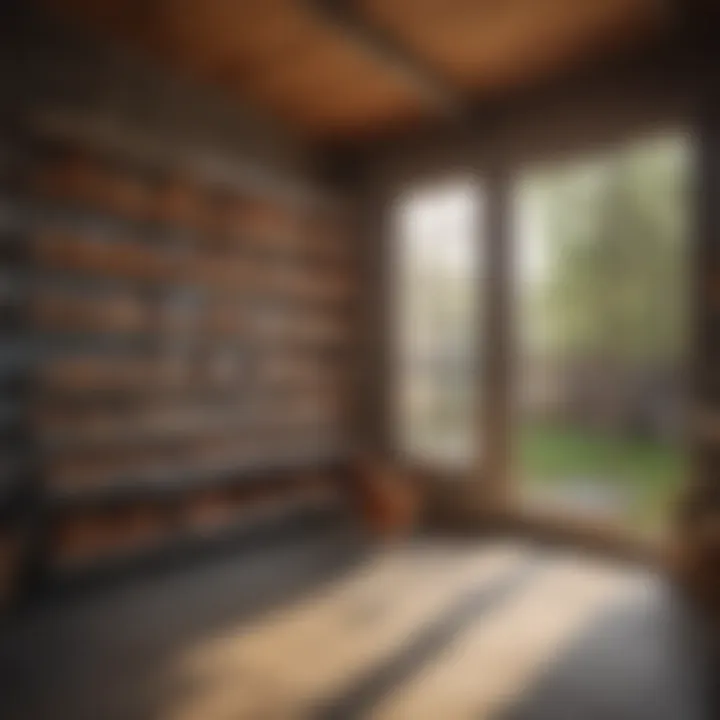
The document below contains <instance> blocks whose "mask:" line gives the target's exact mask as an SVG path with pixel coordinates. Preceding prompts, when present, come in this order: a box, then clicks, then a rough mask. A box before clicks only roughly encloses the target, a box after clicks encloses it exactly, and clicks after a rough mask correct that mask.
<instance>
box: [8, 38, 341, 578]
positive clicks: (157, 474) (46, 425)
mask: <svg viewBox="0 0 720 720" xmlns="http://www.w3.org/2000/svg"><path fill="white" fill-rule="evenodd" d="M46 32H47V31H44V32H43V33H41V36H42V37H45V35H46ZM54 32H55V30H53V33H54ZM16 46H17V45H16ZM62 47H64V45H62ZM21 49H22V48H21ZM73 51H74V52H75V53H76V54H77V44H76V43H73ZM54 52H56V53H57V52H58V49H57V46H56V47H55V48H54ZM88 52H92V53H95V54H97V52H98V51H97V49H92V51H88ZM101 57H104V56H101ZM92 58H93V59H95V55H93V56H92ZM52 59H53V56H51V55H50V56H48V55H47V53H46V54H45V56H44V57H43V61H44V62H45V63H46V66H47V63H50V62H51V60H52ZM33 62H34V63H35V64H36V66H37V63H38V59H37V58H35V57H34V58H33ZM101 67H102V65H101ZM40 70H41V71H42V70H43V68H40ZM126 70H127V68H126ZM113 72H115V73H116V77H117V70H114V71H113ZM126 75H127V76H128V77H126V78H125V79H124V82H125V83H126V85H127V84H131V83H132V82H133V80H135V79H137V78H135V77H133V76H132V75H131V74H130V73H127V72H126ZM121 76H122V73H121ZM42 77H44V75H43V76H42ZM101 79H102V75H101ZM105 79H107V78H105ZM162 82H163V81H162V77H161V78H160V80H159V83H160V85H162ZM168 82H170V80H168ZM38 87H39V88H40V89H42V88H43V87H44V86H43V85H42V83H40V85H39V86H36V89H35V90H34V91H33V92H32V93H30V94H27V95H25V96H24V97H25V100H27V102H23V103H21V104H20V108H21V110H22V112H20V113H16V114H15V115H14V116H13V118H12V119H11V120H10V121H9V122H8V123H6V125H5V128H6V132H5V134H4V139H10V138H11V140H10V141H9V142H7V143H6V146H7V149H8V155H9V156H11V157H12V159H11V161H9V162H8V164H7V167H8V170H7V172H6V173H5V176H4V183H3V209H4V211H5V212H4V214H3V220H4V222H3V232H2V243H1V245H2V250H3V256H2V268H1V269H2V272H3V290H4V294H3V298H2V301H3V304H2V313H3V316H2V319H3V328H4V334H3V345H4V347H5V351H4V352H3V368H2V371H3V393H2V395H3V400H7V402H6V403H5V404H4V406H3V410H5V405H7V404H8V403H12V402H15V405H16V409H17V412H18V415H17V416H16V417H15V418H14V420H13V421H12V422H11V423H10V425H9V426H8V428H9V429H8V431H7V432H6V433H5V434H4V436H3V438H4V440H5V445H4V447H5V449H11V450H12V449H18V448H20V449H19V450H18V452H20V454H22V455H23V457H25V459H26V460H30V461H31V462H30V463H29V465H28V466H27V467H25V468H23V469H19V468H13V467H12V466H11V463H10V461H9V460H8V461H7V462H6V463H4V464H5V465H6V467H4V468H3V470H4V472H5V473H6V475H7V476H8V477H7V479H6V480H5V479H4V480H3V488H6V489H8V491H7V493H6V495H7V498H5V499H4V500H3V501H2V502H0V505H2V508H4V509H5V512H4V515H3V521H2V523H1V527H2V530H0V547H2V549H3V553H2V554H4V555H6V556H7V557H12V556H14V555H17V553H16V552H15V549H16V548H15V545H18V544H19V545H20V546H22V548H23V549H24V552H23V555H24V561H25V562H24V564H25V570H26V571H29V572H30V573H31V574H33V573H34V574H36V575H37V574H40V575H46V574H47V573H48V572H50V573H54V572H64V571H65V570H67V569H70V568H73V569H75V568H77V567H84V566H87V565H88V564H91V565H92V564H97V563H102V562H103V561H104V560H106V559H110V558H113V557H121V556H124V555H128V554H133V553H138V552H140V553H142V552H143V551H144V550H146V549H150V548H157V547H160V546H163V545H168V544H172V543H175V542H179V541H187V540H188V538H192V537H193V536H196V535H198V536H199V535H206V534H207V533H208V532H209V531H210V532H219V531H221V530H222V529H223V528H228V527H232V526H234V525H236V524H237V523H241V522H245V521H246V520H247V517H248V514H251V515H252V516H253V517H256V516H257V515H258V513H266V514H267V513H270V514H272V513H277V512H285V511H286V510H287V509H288V508H298V509H299V508H301V507H306V506H308V505H311V506H315V505H317V504H318V503H320V504H325V503H327V502H331V501H332V499H333V497H334V494H335V491H336V489H337V483H336V480H337V478H338V477H339V473H340V471H341V469H342V467H343V464H344V460H345V457H346V452H347V449H348V445H349V437H348V427H349V421H350V407H351V402H350V401H351V396H352V392H351V386H350V379H351V377H350V372H349V370H350V367H351V362H352V355H353V353H352V344H353V312H354V310H353V296H354V278H353V262H352V246H351V237H350V234H349V228H348V226H347V223H346V218H345V217H344V214H343V209H342V208H341V207H340V203H339V202H338V201H336V200H333V199H331V198H329V197H328V196H327V195H326V194H324V193H323V192H322V190H319V189H318V188H317V187H316V186H315V185H313V184H312V183H311V181H310V180H308V182H307V187H305V186H304V185H299V184H298V174H297V173H296V174H295V176H294V177H292V178H289V177H288V174H285V173H284V171H279V172H278V171H277V170H276V169H275V168H268V167H265V166H263V164H262V163H258V161H257V158H254V160H253V162H254V165H253V166H252V169H251V170H250V171H248V169H247V167H241V170H242V172H238V173H236V175H233V173H232V171H233V169H234V166H233V163H232V154H231V153H228V155H229V156H230V160H228V157H227V156H222V157H221V160H222V166H223V172H222V173H219V172H217V171H211V170H210V168H212V169H216V168H217V167H218V166H219V164H220V163H218V153H217V151H215V152H214V154H213V153H212V152H210V153H205V154H203V151H202V148H200V149H198V145H197V142H196V141H195V144H194V145H193V162H188V161H186V158H187V154H183V151H184V150H185V147H184V146H183V144H182V141H181V140H180V141H179V140H178V139H177V138H175V139H174V142H175V147H177V148H178V152H177V153H173V152H172V151H170V152H165V153H163V154H161V153H157V152H154V151H152V150H153V149H154V148H155V144H156V143H157V145H158V146H162V144H163V143H166V146H167V138H166V137H162V136H160V135H158V134H157V133H155V134H153V133H152V132H145V136H144V138H145V142H144V143H138V141H137V137H138V131H139V133H140V136H142V134H143V130H144V129H145V128H144V126H143V124H142V122H139V121H138V118H137V116H135V117H130V118H124V117H123V116H122V114H120V113H119V112H118V110H117V109H114V110H113V113H112V114H111V116H110V117H111V119H112V120H113V132H112V133H110V134H108V133H107V132H105V133H104V134H103V133H93V132H91V131H90V129H91V128H93V127H105V128H107V119H108V113H107V109H105V111H104V115H103V121H104V125H103V123H98V121H97V120H98V113H97V112H96V110H95V109H94V107H93V106H92V100H93V98H92V97H91V96H90V97H89V96H88V94H87V92H86V91H84V92H81V93H79V94H78V95H77V96H76V97H74V98H73V102H72V103H68V102H67V98H66V97H64V98H63V100H64V101H65V102H64V103H63V105H62V107H61V108H60V111H59V110H58V104H57V98H55V97H53V93H52V92H50V93H42V92H39V91H38V89H37V88H38ZM144 87H145V88H146V90H145V96H144V97H143V101H144V102H145V103H148V102H151V101H152V98H151V97H149V96H148V93H149V94H152V93H153V89H152V86H151V87H150V88H148V83H147V82H146V81H145V85H144ZM156 89H157V88H156ZM76 90H77V89H76ZM81 90H86V89H83V88H81ZM115 91H119V88H115ZM55 94H57V93H55ZM65 95H67V93H66V92H65ZM48 96H49V99H48ZM166 98H167V96H165V99H166ZM180 102H181V104H182V97H181V100H180ZM185 102H186V103H187V104H188V105H189V104H192V103H194V102H196V98H195V97H194V96H193V94H192V92H190V91H188V92H187V97H186V100H185ZM88 105H90V107H88ZM120 109H122V107H121V108H120ZM157 111H158V112H162V111H163V108H162V107H160V108H157ZM58 118H61V119H62V122H59V121H58ZM166 120H167V123H168V131H169V133H170V131H171V130H172V129H173V117H172V116H171V115H168V116H167V117H166ZM155 122H156V123H158V127H162V123H159V122H158V121H157V119H156V120H155ZM206 132H207V134H208V135H210V136H212V133H213V126H212V123H210V124H209V127H207V128H206ZM146 148H149V149H151V151H148V152H145V149H146ZM129 149H132V150H133V152H128V150H129ZM178 157H183V158H184V161H183V162H178V161H177V158H178ZM236 169H237V168H236ZM276 178H277V179H276ZM300 178H301V182H302V175H300ZM261 180H262V182H261ZM311 186H312V191H310V188H311ZM289 188H290V189H291V191H290V190H289ZM8 412H10V410H8ZM10 454H12V453H10ZM5 456H6V458H7V457H9V455H8V453H5ZM0 565H2V566H3V567H5V568H9V567H11V565H12V563H11V562H9V561H6V562H0ZM8 574H10V572H9V571H8Z"/></svg>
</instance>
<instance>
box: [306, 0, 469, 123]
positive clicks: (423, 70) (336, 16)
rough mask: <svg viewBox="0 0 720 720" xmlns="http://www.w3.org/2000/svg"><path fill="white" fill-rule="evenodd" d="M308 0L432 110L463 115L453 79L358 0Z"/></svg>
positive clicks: (463, 105)
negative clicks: (379, 22) (368, 12)
mask: <svg viewBox="0 0 720 720" xmlns="http://www.w3.org/2000/svg"><path fill="white" fill-rule="evenodd" d="M309 3H310V6H311V7H312V8H313V9H314V10H315V12H316V14H317V15H319V16H320V18H322V19H323V20H324V21H325V22H327V23H329V24H331V25H333V26H334V27H335V28H336V29H337V30H339V31H340V32H342V33H343V35H345V36H346V37H347V38H348V40H350V41H352V42H353V43H354V44H355V45H357V46H358V47H359V48H360V49H361V50H362V51H363V52H365V53H367V54H369V55H371V56H372V57H373V58H374V59H375V60H378V61H380V63H381V64H382V65H384V66H385V67H386V68H387V69H388V71H390V72H392V73H394V74H395V75H397V76H398V77H400V78H402V80H403V82H405V83H406V84H408V85H411V86H412V87H413V88H414V89H415V90H416V92H418V94H420V95H421V96H422V97H423V98H424V100H425V102H426V103H427V105H428V106H429V107H430V108H431V109H432V110H433V111H434V112H436V113H438V114H440V115H443V116H445V117H447V118H449V119H453V120H461V119H463V118H464V117H465V116H466V112H467V108H466V103H465V101H464V99H463V98H462V96H461V95H460V93H458V91H457V90H456V89H455V88H454V87H453V86H452V83H450V82H449V81H448V80H447V79H445V78H444V77H442V75H441V74H440V73H438V72H437V70H436V69H435V68H433V67H432V66H431V65H430V64H429V63H428V62H427V61H426V60H425V58H423V57H421V56H420V55H417V54H415V53H414V52H412V51H411V50H409V49H408V48H406V47H405V46H404V45H403V43H402V41H400V40H398V38H397V37H395V36H394V35H393V34H392V33H391V32H389V31H387V30H384V29H382V28H380V27H378V26H377V25H376V24H374V23H373V22H372V20H371V19H369V18H368V17H367V16H366V15H364V14H363V12H362V11H361V10H360V9H359V8H358V6H357V2H354V1H353V0H309Z"/></svg>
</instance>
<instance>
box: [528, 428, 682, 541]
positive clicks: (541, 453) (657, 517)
mask: <svg viewBox="0 0 720 720" xmlns="http://www.w3.org/2000/svg"><path fill="white" fill-rule="evenodd" d="M518 459H519V470H520V476H521V477H522V478H523V483H524V484H525V487H527V488H528V489H535V490H537V489H545V490H552V491H553V492H559V493H561V492H562V488H563V487H568V486H569V485H571V484H572V483H573V481H574V480H576V479H577V478H591V479H596V480H598V481H601V482H602V483H609V484H616V485H619V486H621V489H622V492H623V495H624V496H625V495H626V496H627V504H626V507H624V509H623V511H622V512H623V519H624V520H625V521H626V522H627V523H628V524H631V525H633V526H636V527H637V528H638V529H640V530H650V531H653V530H657V529H659V528H661V527H662V526H663V525H664V524H665V523H666V522H667V520H668V516H669V513H670V511H671V507H672V503H673V498H674V497H675V495H676V493H677V491H678V489H679V488H680V486H681V484H682V481H683V478H684V477H685V474H686V467H685V461H684V460H685V459H684V455H683V453H682V452H681V450H680V449H679V448H674V447H671V446H670V445H668V444H661V443H659V442H654V441H650V440H642V439H632V438H627V437H622V436H613V435H610V434H607V435H601V434H599V433H597V432H588V431H582V430H578V429H572V428H564V427H553V426H537V425H535V426H528V427H525V428H523V429H522V431H521V435H520V445H519V453H518Z"/></svg>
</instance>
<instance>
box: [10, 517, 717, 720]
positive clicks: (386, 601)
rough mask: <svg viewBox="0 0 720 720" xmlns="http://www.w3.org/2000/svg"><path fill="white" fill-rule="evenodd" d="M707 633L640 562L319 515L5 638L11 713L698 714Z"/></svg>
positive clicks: (65, 603)
mask: <svg viewBox="0 0 720 720" xmlns="http://www.w3.org/2000/svg"><path fill="white" fill-rule="evenodd" d="M702 640H703V637H702V635H701V634H699V633H698V631H697V628H696V626H695V622H694V620H693V618H692V617H691V616H690V615H689V613H688V611H687V610H686V609H685V608H684V607H683V605H682V604H681V603H680V602H679V601H678V600H677V599H676V598H675V597H674V595H673V593H672V592H671V591H670V589H669V588H667V587H666V586H665V585H664V584H663V583H662V582H661V581H660V580H659V579H658V578H655V577H653V576H650V575H647V574H644V573H642V572H640V571H633V570H630V569H628V568H623V567H618V566H613V565H611V564H607V563H602V562H600V561H598V560H590V559H588V558H584V557H582V556H580V555H576V554H573V553H569V552H561V551H548V550H540V549H538V548H534V547H531V546H529V545H527V544H522V543H508V542H490V541H482V542H481V541H459V540H440V539H437V540H433V539H421V540H417V541H413V542H412V543H407V544H405V545H399V546H396V547H393V548H385V549H382V550H378V549H377V548H376V549H373V550H371V549H369V548H367V547H365V546H363V545H361V544H359V543H358V542H357V540H356V539H355V538H353V537H352V536H350V535H349V534H346V533H342V532H339V531H338V530H337V529H336V530H332V529H325V530H323V531H315V532H313V533H309V532H303V533H301V534H298V535H297V536H296V537H294V538H293V539H292V542H287V543H280V544H274V545H272V546H268V547H264V548H263V549H257V548H256V549H255V550H253V551H252V552H247V551H245V552H242V553H229V554H225V555H222V556H220V555H218V556H215V557H214V558H212V559H209V560H208V559H206V560H205V561H203V562H201V563H197V562H196V563H188V564H187V565H185V566H184V567H180V568H177V567H176V568H174V569H171V570H167V571H166V572H163V573H160V574H157V575H154V576H149V577H145V578H137V577H136V578H131V579H125V580H123V581H121V582H116V583H114V584H112V583H111V584H110V585H106V586H105V587H102V588H100V589H97V590H96V591H94V592H88V591H85V592H83V593H80V594H74V595H73V594H70V595H68V596H65V597H60V598H56V599H54V600H52V601H48V602H46V603H44V604H43V605H41V606H38V607H36V608H35V609H33V610H32V611H29V612H27V613H25V614H24V615H23V616H21V617H19V618H17V619H15V620H14V621H13V623H12V624H10V625H8V626H7V627H6V628H4V629H3V636H2V640H1V641H0V663H2V667H1V670H2V675H0V677H1V678H2V687H1V688H0V717H2V718H4V719H5V720H15V719H17V720H36V719H38V720H40V719H42V720H46V719H52V720H64V719H66V718H67V719H72V720H76V719H77V720H79V719H83V720H85V719H87V720H114V719H116V718H117V719H123V720H125V719H133V720H134V719H135V718H138V719H148V720H150V719H153V720H156V719H166V718H167V719H170V718H172V719H173V720H191V719H195V718H197V719H198V720H230V719H231V718H232V719H233V720H234V719H236V718H240V719H242V718H252V719H253V720H254V719H256V718H257V719H258V720H282V719H284V718H288V719H291V720H292V719H293V718H343V719H345V718H364V717H368V718H380V719H400V718H402V719H405V718H412V719H413V720H415V719H416V718H428V720H429V719H430V718H432V719H433V720H435V719H436V718H446V719H452V718H459V719H464V718H497V719H498V720H546V719H547V720H551V719H552V720H563V719H564V718H567V719H568V720H570V719H572V720H575V719H578V718H582V719H583V720H595V719H596V718H597V719H598V720H600V719H601V718H602V719H604V718H612V719H613V720H624V719H627V720H631V719H632V720H644V719H645V718H647V719H648V720H651V719H652V720H681V719H682V720H695V719H697V720H704V719H705V718H708V719H710V718H713V717H715V716H714V715H713V714H712V713H711V710H710V698H709V693H708V689H709V681H710V680H711V677H710V675H709V671H710V668H709V665H708V663H707V660H706V658H705V655H704V653H703V648H702Z"/></svg>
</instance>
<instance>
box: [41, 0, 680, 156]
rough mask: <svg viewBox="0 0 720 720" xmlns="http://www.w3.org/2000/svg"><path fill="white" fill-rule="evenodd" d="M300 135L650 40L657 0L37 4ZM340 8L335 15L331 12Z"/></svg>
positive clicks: (403, 118) (334, 138)
mask: <svg viewBox="0 0 720 720" xmlns="http://www.w3.org/2000/svg"><path fill="white" fill-rule="evenodd" d="M45 3H46V4H47V5H50V6H52V8H53V9H54V10H56V11H58V12H59V13H61V14H64V15H68V16H70V17H71V18H73V19H75V20H78V21H80V22H82V23H85V24H87V25H89V26H90V27H91V28H92V29H93V30H95V31H97V32H100V33H102V34H104V35H105V36H107V37H112V38H115V39H117V40H118V41H120V42H122V43H124V44H126V45H131V46H133V47H135V48H136V49H139V50H140V51H142V52H144V53H146V54H151V55H152V56H154V57H155V58H158V59H159V60H161V61H162V62H163V63H165V64H169V65H172V66H174V67H176V68H178V69H180V70H181V71H182V72H184V73H186V74H188V75H191V76H194V77H196V78H198V79H200V80H202V81H204V82H208V83H211V84H212V85H214V86H217V87H220V88H222V89H223V90H225V91H226V92H227V93H228V94H230V95H232V96H234V97H236V98H239V99H242V100H243V101H245V102H249V103H251V104H253V105H255V106H258V107H260V108H261V109H264V110H266V111H268V112H269V113H271V114H272V115H275V116H277V117H278V118H280V119H281V120H283V121H285V123H286V124H288V125H289V126H291V127H294V128H296V129H297V130H298V131H299V132H301V133H302V134H304V135H306V136H307V137H308V138H309V139H312V140H317V141H324V142H338V141H352V140H359V139H366V138H368V137H371V136H373V135H377V134H380V133H382V132H387V131H388V130H391V129H393V130H396V129H398V128H401V127H403V126H409V125H411V124H414V123H418V122H421V121H423V120H427V119H432V117H433V116H434V115H439V114H442V113H447V112H450V113H451V114H452V113H455V114H460V113H462V107H463V105H464V103H466V102H467V103H470V102H472V103H478V102H482V100H483V99H484V98H485V99H487V98H490V97H491V96H492V95H493V94H494V93H498V92H507V91H509V90H513V89H517V88H523V87H525V86H530V85H532V84H533V83H535V82H538V81H541V80H543V79H547V78H548V77H551V76H553V75H554V74H557V73H561V72H565V71H567V70H568V69H570V68H572V67H574V66H578V65H582V64H584V63H589V62H594V61H597V60H598V58H601V57H602V56H604V55H607V54H611V53H613V52H616V51H619V50H622V49H625V48H628V47H632V46H635V45H638V44H641V43H643V42H645V41H648V40H649V39H651V38H653V37H654V36H656V35H657V34H658V33H659V32H660V30H661V28H662V27H664V25H665V23H666V21H667V6H668V5H669V3H668V2H667V1H666V0H357V1H356V2H354V3H353V2H351V1H350V2H345V3H342V2H328V1H327V0H324V1H323V0H45ZM333 9H339V10H341V12H340V15H339V16H338V15H337V14H336V13H334V12H332V10H333Z"/></svg>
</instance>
